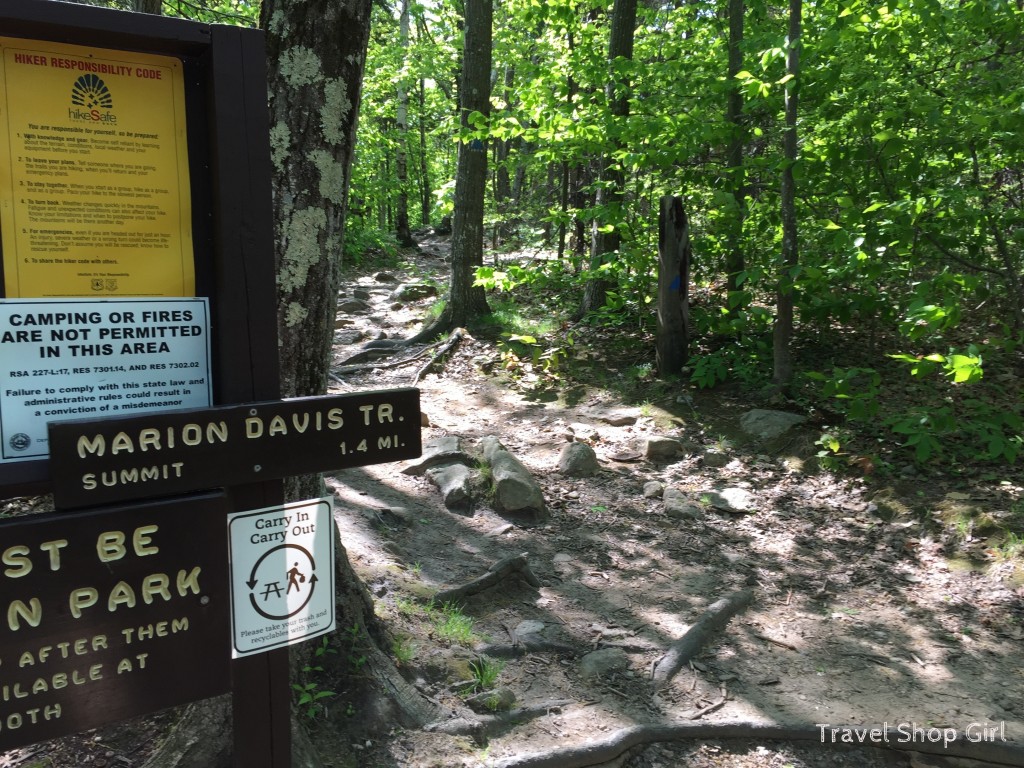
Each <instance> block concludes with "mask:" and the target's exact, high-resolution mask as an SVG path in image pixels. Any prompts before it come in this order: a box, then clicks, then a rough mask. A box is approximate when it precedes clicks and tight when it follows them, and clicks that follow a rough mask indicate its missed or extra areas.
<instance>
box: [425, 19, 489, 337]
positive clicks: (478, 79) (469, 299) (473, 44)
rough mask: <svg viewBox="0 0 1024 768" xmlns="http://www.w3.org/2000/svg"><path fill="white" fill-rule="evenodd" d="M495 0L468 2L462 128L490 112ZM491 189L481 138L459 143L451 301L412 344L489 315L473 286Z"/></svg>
mask: <svg viewBox="0 0 1024 768" xmlns="http://www.w3.org/2000/svg"><path fill="white" fill-rule="evenodd" d="M491 2H492V0H466V18H465V28H466V31H465V41H464V43H463V50H462V79H461V81H460V87H459V106H460V113H461V124H462V129H463V130H464V131H469V130H471V129H472V125H471V123H470V120H469V118H470V115H472V114H473V113H474V112H479V113H480V114H481V115H483V116H484V118H488V117H489V116H490V114H491V78H490V73H491V23H492V19H493V15H494V9H493V7H492V5H491ZM486 191H487V147H486V146H485V145H484V141H483V140H482V139H471V140H470V141H469V142H468V143H463V144H460V145H459V160H458V166H457V170H456V174H455V212H454V216H453V219H452V271H451V276H450V279H449V282H448V303H447V305H446V306H445V308H444V311H443V312H442V313H441V316H440V317H438V318H437V320H435V321H434V322H433V323H430V324H429V325H428V326H426V327H425V328H423V329H422V330H421V331H420V332H419V333H417V334H416V335H415V336H413V337H412V338H411V339H409V340H408V343H413V342H419V341H423V340H426V339H432V338H433V337H434V336H436V335H437V334H439V333H443V332H444V331H447V330H450V329H452V328H456V327H461V326H465V325H469V324H470V323H471V321H472V320H474V319H476V318H478V317H480V316H481V315H483V314H486V313H487V312H489V311H490V309H489V308H488V306H487V297H486V296H485V294H484V289H483V288H482V287H479V286H477V287H474V285H473V283H474V282H475V280H476V268H477V267H479V266H482V265H483V263H484V194H485V193H486Z"/></svg>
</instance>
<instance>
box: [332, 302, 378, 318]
mask: <svg viewBox="0 0 1024 768" xmlns="http://www.w3.org/2000/svg"><path fill="white" fill-rule="evenodd" d="M338 311H339V312H347V313H348V314H350V315H355V314H359V313H361V312H369V311H370V305H369V304H367V303H366V302H365V301H360V300H359V299H349V300H347V301H343V302H341V303H340V304H339V305H338Z"/></svg>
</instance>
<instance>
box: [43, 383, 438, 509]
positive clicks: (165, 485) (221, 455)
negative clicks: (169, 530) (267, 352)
mask: <svg viewBox="0 0 1024 768" xmlns="http://www.w3.org/2000/svg"><path fill="white" fill-rule="evenodd" d="M50 454H51V455H50V463H51V466H52V468H53V495H54V500H55V501H56V503H57V505H58V506H59V507H60V508H63V509H74V508H78V507H87V506H95V505H98V504H107V503H110V502H112V501H120V500H123V499H131V498H140V497H155V496H167V495H171V494H174V493H186V492H189V491H197V490H202V489H205V488H212V487H218V486H225V485H241V484H244V483H252V482H256V481H259V480H278V479H281V478H284V477H288V476H290V475H301V474H308V473H313V472H324V471H328V470H335V469H343V468H345V467H357V466H363V465H366V464H381V463H384V462H388V461H400V460H403V459H408V458H412V457H415V456H419V455H420V398H419V390H416V389H396V390H389V391H378V392H360V393H356V394H348V395H330V396H324V397H304V398H295V399H292V400H278V401H273V402H269V403H249V404H247V405H234V406H224V407H221V408H207V409H203V410H188V411H168V412H166V413H152V414H149V415H147V416H134V417H130V418H121V419H109V420H106V421H95V420H80V421H62V422H51V423H50Z"/></svg>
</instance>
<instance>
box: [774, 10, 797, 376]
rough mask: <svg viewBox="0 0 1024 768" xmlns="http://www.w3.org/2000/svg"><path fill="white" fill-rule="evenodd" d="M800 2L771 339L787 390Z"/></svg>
mask: <svg viewBox="0 0 1024 768" xmlns="http://www.w3.org/2000/svg"><path fill="white" fill-rule="evenodd" d="M802 12H803V7H802V2H801V0H789V36H788V47H789V51H788V53H787V56H786V74H788V75H790V79H789V82H787V83H786V105H785V108H786V128H785V132H784V134H783V142H782V149H783V156H784V167H783V171H782V191H781V202H780V205H781V207H782V254H781V263H780V264H779V274H778V283H777V288H776V315H775V328H774V333H773V338H772V347H773V360H774V370H773V373H772V382H773V383H774V384H775V386H777V387H780V388H786V387H788V386H789V384H790V382H791V381H792V379H793V355H792V350H791V344H792V340H793V311H794V310H793V307H794V296H793V273H794V271H795V270H796V267H797V266H798V265H799V259H800V253H799V249H798V244H797V226H796V180H795V179H794V178H793V165H794V164H795V163H796V161H797V134H796V119H797V92H798V84H799V82H800V21H801V19H800V16H801V14H802Z"/></svg>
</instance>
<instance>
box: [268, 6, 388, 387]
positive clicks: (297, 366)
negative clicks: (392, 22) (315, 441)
mask: <svg viewBox="0 0 1024 768" xmlns="http://www.w3.org/2000/svg"><path fill="white" fill-rule="evenodd" d="M370 6H371V0H305V1H303V0H264V3H263V9H262V14H261V24H262V26H263V28H264V29H265V30H266V32H267V56H268V62H269V64H268V67H269V72H268V74H269V78H268V79H269V82H268V86H269V93H270V125H271V128H270V140H271V151H272V159H273V163H274V167H273V185H274V194H275V197H274V203H275V221H274V229H275V237H276V249H277V265H278V333H279V338H278V344H279V350H280V356H281V379H282V381H281V390H282V393H283V394H284V395H285V396H296V395H313V394H319V393H322V392H325V391H326V388H327V380H328V373H329V369H330V356H331V346H332V342H333V337H334V317H335V314H336V307H337V296H338V287H339V282H340V274H339V270H340V267H341V258H342V246H343V242H342V240H343V236H344V229H345V209H346V205H347V202H348V183H349V177H350V172H351V160H352V149H353V146H354V144H355V130H356V122H357V117H358V111H359V99H360V94H361V87H362V77H363V66H364V64H365V61H366V46H367V42H368V40H369V31H370Z"/></svg>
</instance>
